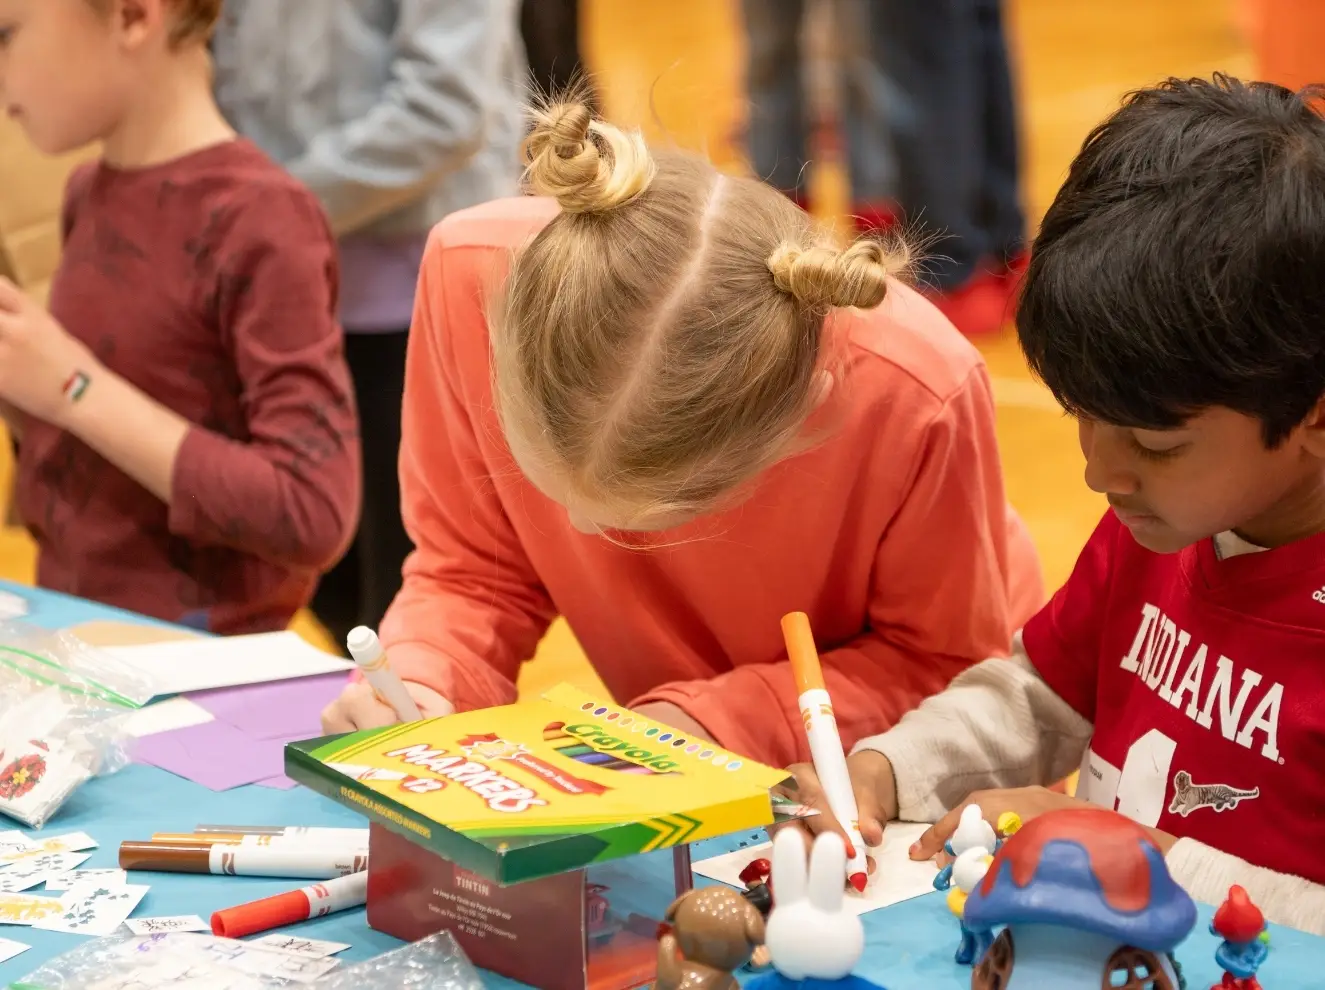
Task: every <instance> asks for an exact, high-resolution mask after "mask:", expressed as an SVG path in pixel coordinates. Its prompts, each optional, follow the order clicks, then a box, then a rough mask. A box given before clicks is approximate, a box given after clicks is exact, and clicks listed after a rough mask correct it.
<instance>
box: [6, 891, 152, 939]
mask: <svg viewBox="0 0 1325 990" xmlns="http://www.w3.org/2000/svg"><path fill="white" fill-rule="evenodd" d="M150 889H151V888H149V887H147V886H142V885H137V884H125V885H124V886H119V887H117V886H105V887H103V886H99V885H97V884H91V883H87V884H76V885H74V886H73V887H71V888H69V890H67V891H65V893H64V895H63V898H62V899H63V901H64V904H65V910H64V912H63V913H62V914H59V915H56V916H54V917H49V918H43V919H42V920H41V921H38V922H35V923H34V924H33V926H32V927H33V928H39V929H41V930H42V931H48V932H67V933H69V934H70V935H95V936H104V935H110V934H113V933H114V932H115V930H116V929H117V928H119V927H120V926H121V925H123V924H124V923H125V921H127V920H128V918H129V915H131V914H133V910H134V908H136V907H137V906H138V902H139V901H141V900H142V899H143V898H144V897H146V896H147V892H148V890H150Z"/></svg>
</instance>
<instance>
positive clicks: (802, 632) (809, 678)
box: [782, 612, 869, 893]
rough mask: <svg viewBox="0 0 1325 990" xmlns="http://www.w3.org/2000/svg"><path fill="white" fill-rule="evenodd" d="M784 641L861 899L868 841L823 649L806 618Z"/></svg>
mask: <svg viewBox="0 0 1325 990" xmlns="http://www.w3.org/2000/svg"><path fill="white" fill-rule="evenodd" d="M782 637H783V639H784V640H786V643H787V658H788V659H789V660H790V661H791V672H792V675H793V676H794V677H795V678H796V690H797V691H798V692H799V695H800V697H799V701H800V709H801V720H802V721H803V722H804V723H805V735H806V736H807V737H808V739H809V741H810V759H811V760H812V761H813V762H814V772H815V773H817V774H818V775H819V784H820V786H821V787H823V789H824V797H825V798H826V799H827V801H828V809H829V810H830V811H831V812H832V813H833V817H834V818H836V819H837V820H838V822H840V823H841V825H842V828H843V829H845V830H846V834H847V857H848V859H847V880H849V881H850V883H851V886H853V887H855V888H856V890H857V891H858V892H860V893H864V892H865V885H866V884H867V883H868V882H869V863H868V862H867V861H866V859H865V841H864V840H863V839H862V838H861V837H860V823H859V821H858V819H859V817H860V813H859V811H858V810H857V809H856V795H855V792H854V791H852V789H851V775H850V774H849V773H848V772H847V758H846V753H845V752H843V750H842V737H841V736H840V735H838V734H837V719H835V718H834V717H833V699H832V698H830V697H829V696H828V689H827V688H826V687H825V686H824V672H823V668H822V667H821V666H820V665H819V649H818V647H816V646H815V644H814V633H813V632H812V631H811V629H810V618H809V616H807V615H806V614H805V613H804V612H792V613H791V614H790V615H786V616H783V618H782Z"/></svg>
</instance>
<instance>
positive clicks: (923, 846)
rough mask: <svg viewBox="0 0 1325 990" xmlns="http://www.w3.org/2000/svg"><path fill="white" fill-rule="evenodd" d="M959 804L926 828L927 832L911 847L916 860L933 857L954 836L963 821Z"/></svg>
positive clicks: (913, 857)
mask: <svg viewBox="0 0 1325 990" xmlns="http://www.w3.org/2000/svg"><path fill="white" fill-rule="evenodd" d="M964 807H965V805H958V806H957V807H956V808H953V809H952V810H951V811H949V812H948V813H947V814H946V815H944V816H943V817H942V818H940V819H939V820H938V821H937V822H935V823H934V824H933V825H931V826H930V827H929V828H927V829H925V834H924V835H922V836H921V837H920V838H919V839H917V840H916V842H915V844H914V845H913V846H912V847H911V858H912V859H916V860H925V859H933V858H934V857H935V856H937V855H938V854H939V853H941V852H942V851H943V844H944V843H945V842H947V841H948V840H949V839H950V838H952V833H953V831H954V830H955V829H956V828H957V823H958V822H959V821H961V817H962V808H964Z"/></svg>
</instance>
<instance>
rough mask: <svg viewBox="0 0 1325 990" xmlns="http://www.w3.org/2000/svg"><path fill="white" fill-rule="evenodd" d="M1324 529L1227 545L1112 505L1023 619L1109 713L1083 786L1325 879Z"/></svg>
mask: <svg viewBox="0 0 1325 990" xmlns="http://www.w3.org/2000/svg"><path fill="white" fill-rule="evenodd" d="M1323 586H1325V535H1320V536H1315V537H1312V538H1310V539H1306V540H1301V541H1299V542H1297V543H1292V544H1289V545H1288V546H1284V547H1280V548H1278V549H1275V550H1266V551H1263V552H1259V553H1248V554H1242V555H1239V556H1235V557H1230V558H1229V559H1227V560H1220V559H1219V558H1218V555H1217V553H1216V551H1215V546H1214V541H1213V540H1202V541H1201V542H1200V543H1197V544H1195V545H1194V546H1190V547H1188V548H1187V549H1185V550H1183V551H1181V552H1180V553H1175V554H1156V553H1151V552H1150V551H1149V550H1146V549H1144V548H1142V547H1141V546H1140V545H1139V544H1138V543H1137V542H1136V541H1135V540H1134V539H1133V538H1132V536H1131V534H1130V533H1129V532H1128V530H1127V528H1126V527H1124V526H1123V525H1122V524H1121V523H1120V522H1119V521H1118V520H1117V518H1116V517H1115V516H1114V515H1113V514H1112V513H1109V514H1108V515H1107V516H1106V517H1105V518H1104V520H1103V521H1102V522H1101V523H1100V524H1099V526H1098V527H1097V528H1096V530H1095V533H1094V535H1093V536H1092V537H1091V539H1090V542H1089V543H1088V544H1087V545H1086V548H1085V550H1083V551H1082V554H1081V557H1080V559H1079V560H1078V561H1077V565H1076V569H1075V570H1074V571H1073V573H1072V577H1071V578H1070V579H1069V580H1068V582H1067V584H1066V585H1064V586H1063V588H1062V589H1061V590H1060V591H1059V592H1058V594H1057V595H1055V596H1054V599H1053V601H1052V602H1050V604H1049V605H1048V606H1046V607H1045V608H1044V609H1043V610H1042V611H1041V612H1040V613H1039V615H1037V616H1036V617H1035V618H1034V619H1032V620H1031V621H1030V623H1029V624H1028V625H1027V626H1026V629H1025V632H1024V643H1025V646H1026V653H1027V655H1028V656H1029V657H1030V660H1031V663H1033V664H1034V665H1035V668H1036V670H1038V671H1039V672H1040V675H1041V676H1042V677H1043V678H1044V680H1045V681H1046V683H1048V685H1049V686H1050V687H1051V688H1053V690H1054V691H1056V692H1057V693H1058V694H1059V695H1060V696H1061V697H1062V698H1063V699H1064V700H1066V701H1067V702H1068V703H1069V704H1070V705H1071V706H1072V707H1073V708H1075V709H1076V710H1077V711H1078V712H1079V713H1080V714H1081V715H1082V716H1083V717H1084V718H1087V719H1089V720H1090V721H1091V722H1092V723H1093V724H1094V727H1095V732H1094V737H1093V738H1092V740H1091V744H1090V748H1089V749H1088V750H1087V752H1086V755H1085V759H1084V760H1083V762H1082V767H1081V782H1080V784H1079V785H1078V787H1079V790H1078V795H1079V796H1080V797H1083V798H1085V799H1086V800H1089V801H1092V802H1094V803H1096V804H1100V805H1103V806H1105V807H1108V808H1116V809H1117V810H1118V811H1120V812H1122V813H1123V814H1125V815H1127V816H1128V817H1130V818H1133V819H1135V820H1136V821H1138V822H1140V823H1141V824H1143V825H1149V826H1152V827H1156V828H1159V829H1160V830H1162V831H1164V832H1168V833H1169V834H1171V835H1176V836H1179V837H1184V838H1191V839H1195V840H1197V841H1199V842H1203V843H1205V844H1207V845H1210V846H1213V847H1215V848H1217V849H1219V850H1222V851H1224V852H1227V853H1231V854H1233V855H1235V856H1239V857H1241V858H1242V859H1245V860H1247V861H1248V862H1250V863H1253V864H1254V865H1257V866H1264V867H1268V868H1269V869H1272V870H1276V871H1278V872H1280V873H1288V874H1292V875H1296V876H1300V877H1304V878H1306V879H1308V880H1310V881H1312V882H1314V883H1325V846H1322V844H1321V842H1320V839H1321V836H1322V835H1323V834H1325V832H1323V831H1322V829H1323V828H1325V825H1323V821H1325V591H1323V590H1322V587H1323Z"/></svg>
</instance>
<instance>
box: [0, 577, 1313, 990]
mask: <svg viewBox="0 0 1325 990" xmlns="http://www.w3.org/2000/svg"><path fill="white" fill-rule="evenodd" d="M0 586H3V587H5V588H6V590H10V591H14V592H15V593H18V594H21V595H23V596H24V597H25V598H27V599H28V601H29V603H30V605H31V613H30V615H29V619H30V620H31V621H32V622H34V623H38V624H41V625H43V626H47V627H50V628H58V627H63V626H69V625H76V624H79V623H82V622H89V621H95V620H100V619H120V620H128V621H143V620H142V619H141V618H140V617H137V616H133V615H131V614H129V613H126V612H120V611H117V610H114V609H106V608H103V607H101V606H96V605H91V604H89V603H87V602H82V601H80V600H78V599H73V598H67V597H65V596H61V595H52V594H49V593H46V592H37V591H34V590H33V589H30V588H22V587H14V586H11V585H6V584H5V583H4V582H0ZM3 821H4V819H2V818H0V822H3ZM362 821H363V820H362V818H361V817H359V816H358V815H356V814H354V813H353V812H351V811H349V810H348V809H344V808H342V807H340V806H339V805H336V804H333V803H332V802H330V801H327V800H325V799H323V798H320V797H318V796H316V795H314V794H313V793H312V792H310V791H307V790H305V789H304V788H297V789H295V790H292V791H278V790H271V789H267V788H261V787H243V788H238V789H236V790H232V791H227V792H223V793H216V792H213V791H209V790H207V789H205V788H202V787H199V786H197V785H195V784H192V783H190V782H188V781H185V780H182V779H180V778H178V777H174V776H172V775H170V774H168V773H165V772H163V771H160V770H156V769H154V768H150V767H142V766H135V767H130V768H129V769H127V770H125V771H124V772H122V773H120V774H117V775H115V776H112V777H108V778H104V779H101V780H97V781H93V782H92V783H90V784H88V785H87V786H85V787H84V788H83V789H82V790H81V791H79V792H78V794H76V795H75V796H74V797H73V798H72V799H71V801H70V803H69V804H68V805H66V807H65V809H64V810H63V811H62V812H61V814H60V815H59V816H58V817H57V818H56V819H55V820H54V821H53V822H51V823H50V824H49V825H48V826H47V831H48V832H49V833H52V834H54V833H59V832H69V831H84V832H87V833H89V834H90V835H91V836H92V837H93V838H95V839H96V840H97V841H98V842H99V843H100V844H101V845H100V848H99V849H97V850H96V851H95V852H94V853H93V855H92V858H91V859H89V860H88V862H87V863H86V864H85V866H87V867H89V868H96V867H112V866H114V865H116V863H115V860H116V854H117V849H118V847H119V844H120V842H122V841H124V840H129V839H146V838H149V837H150V836H151V835H152V833H153V832H187V831H191V830H192V829H193V828H194V826H196V825H198V824H202V823H213V824H279V825H329V826H355V825H359V824H362ZM3 827H6V826H0V830H3ZM755 838H757V837H755V836H732V837H728V838H725V839H714V840H711V841H709V842H703V843H699V844H697V845H696V847H695V849H694V856H695V858H696V859H701V858H703V857H705V856H710V855H715V854H717V853H719V852H725V851H728V850H730V849H734V848H736V847H737V845H738V844H739V842H740V841H742V840H744V841H751V840H753V839H755ZM654 864H656V868H663V866H664V864H662V863H659V862H658V861H657V860H654V861H652V863H651V864H650V865H649V867H648V868H655V866H654ZM145 879H146V882H149V883H150V884H151V886H152V890H151V893H149V894H148V895H147V897H146V898H145V899H144V900H143V902H142V904H141V905H139V907H138V909H137V910H136V911H135V912H134V914H135V916H138V917H151V916H160V915H176V914H197V915H201V916H203V917H204V918H207V917H209V916H210V915H211V913H212V912H213V911H215V910H217V909H218V908H223V907H228V906H230V905H233V904H240V903H243V902H245V901H248V900H252V899H255V898H258V897H266V896H268V895H270V894H275V893H279V892H281V891H283V890H289V889H291V888H292V887H296V886H298V885H299V884H298V882H297V881H295V882H291V881H289V880H262V879H256V878H246V877H211V876H202V877H199V876H188V875H183V874H176V875H166V874H156V875H152V876H151V877H150V878H145ZM37 892H38V893H39V892H40V891H37ZM1210 914H1211V910H1210V908H1208V907H1205V908H1202V911H1201V918H1200V922H1199V924H1198V927H1197V929H1196V931H1195V932H1194V933H1193V935H1192V937H1191V938H1190V939H1189V940H1188V941H1187V943H1186V944H1185V945H1184V946H1183V947H1182V949H1181V950H1180V952H1179V954H1178V955H1179V959H1180V961H1181V962H1182V964H1183V966H1184V968H1185V970H1186V975H1187V978H1188V986H1189V988H1190V990H1206V988H1207V987H1210V986H1211V985H1212V984H1217V983H1218V982H1219V979H1220V977H1221V976H1222V974H1221V972H1220V970H1219V968H1218V967H1217V966H1216V965H1215V963H1214V959H1213V953H1214V949H1215V946H1216V945H1217V944H1218V943H1217V940H1216V939H1215V938H1214V937H1213V936H1211V935H1209V934H1208V933H1207V932H1206V928H1207V926H1208V924H1209V920H1210ZM864 922H865V932H866V936H867V947H866V951H865V959H864V960H863V961H862V963H861V965H860V967H859V968H858V970H857V972H858V973H859V974H860V975H862V976H866V977H868V978H870V979H872V980H874V981H875V982H877V983H879V984H882V985H883V986H886V987H888V988H889V990H964V988H966V987H969V986H970V970H969V969H963V968H962V967H959V966H957V965H956V964H955V963H954V962H953V961H952V953H953V951H954V949H955V948H956V944H957V937H958V933H957V927H956V924H955V922H954V921H953V918H952V916H951V915H950V914H948V911H947V908H946V907H945V905H944V903H943V899H942V898H941V897H939V896H938V895H937V894H933V895H928V896H926V897H921V898H917V899H915V900H912V901H907V902H905V903H903V904H898V905H895V906H894V907H891V908H887V909H885V910H882V911H875V912H873V913H871V914H868V915H866V916H865V918H864ZM293 930H294V931H297V932H299V933H300V934H303V935H307V936H309V937H312V938H319V939H326V940H329V941H333V942H343V943H349V944H350V945H351V946H352V948H351V949H349V950H347V951H346V952H344V953H342V954H341V955H340V957H339V958H341V959H344V960H347V961H354V960H359V959H366V958H369V957H371V956H374V955H377V954H379V953H381V952H384V951H386V950H387V949H390V948H394V947H396V946H397V945H399V943H398V942H397V941H396V940H395V939H392V938H389V937H388V936H385V935H382V934H380V933H378V932H374V931H373V930H372V929H370V928H369V927H368V926H367V924H366V922H365V920H364V912H363V911H362V910H358V911H348V912H344V913H342V914H337V915H332V916H330V917H327V918H321V919H319V920H317V921H313V922H309V923H307V924H305V925H301V926H298V927H297V928H295V929H293ZM1271 936H1272V940H1273V941H1272V952H1271V955H1270V958H1269V961H1268V962H1267V963H1266V965H1265V967H1264V968H1263V970H1262V971H1261V976H1262V983H1263V984H1264V985H1265V986H1266V988H1267V990H1299V988H1303V990H1305V988H1308V987H1320V986H1322V985H1325V976H1322V975H1321V974H1322V973H1325V939H1321V938H1316V937H1314V936H1310V935H1305V934H1302V933H1300V932H1294V931H1289V930H1286V929H1280V928H1274V929H1272V932H1271ZM0 937H2V938H10V939H13V940H15V941H19V942H23V943H26V944H28V945H31V946H32V949H31V950H30V951H28V952H25V953H24V954H22V955H21V956H18V957H17V958H15V959H13V960H12V961H10V962H8V963H3V964H0V987H4V986H7V985H8V984H9V983H10V982H13V981H15V980H18V979H20V978H21V977H23V976H24V975H25V974H27V973H29V972H31V971H32V970H34V969H36V968H37V966H38V965H40V964H41V963H42V962H44V961H45V960H47V959H50V958H53V957H55V956H57V955H59V954H61V953H63V952H67V951H68V950H70V949H72V948H74V947H75V946H76V945H78V944H79V943H80V942H81V941H82V939H80V938H79V937H78V936H72V935H64V934H57V933H53V932H41V931H36V930H34V929H30V928H21V927H0ZM487 985H488V986H489V987H491V988H494V990H508V988H515V987H516V986H517V984H515V983H513V982H512V981H510V980H506V979H502V978H500V977H496V976H491V977H489V978H488V981H487Z"/></svg>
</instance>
